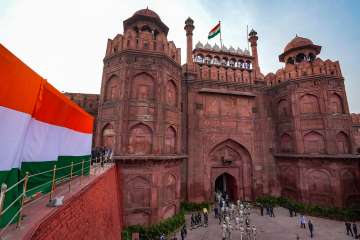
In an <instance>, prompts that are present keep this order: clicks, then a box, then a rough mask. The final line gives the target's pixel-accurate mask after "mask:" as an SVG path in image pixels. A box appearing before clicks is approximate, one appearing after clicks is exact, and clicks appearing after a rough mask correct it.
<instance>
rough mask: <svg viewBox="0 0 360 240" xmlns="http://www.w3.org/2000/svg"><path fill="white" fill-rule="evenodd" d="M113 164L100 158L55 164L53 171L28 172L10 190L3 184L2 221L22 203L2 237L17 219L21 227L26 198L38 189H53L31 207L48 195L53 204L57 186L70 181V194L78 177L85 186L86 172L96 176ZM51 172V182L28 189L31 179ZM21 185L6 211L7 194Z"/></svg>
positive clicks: (4, 228) (1, 197)
mask: <svg viewBox="0 0 360 240" xmlns="http://www.w3.org/2000/svg"><path fill="white" fill-rule="evenodd" d="M112 162H113V160H112V157H106V156H100V157H96V158H92V159H89V160H82V161H81V162H78V163H76V164H74V163H73V162H71V164H69V165H66V166H63V167H60V168H57V167H56V164H55V165H54V167H53V168H52V169H50V170H47V171H43V172H39V173H34V174H30V173H29V172H26V174H25V176H24V177H23V178H22V179H20V180H19V181H18V182H17V183H15V184H13V185H12V186H11V187H9V188H8V187H7V185H6V184H5V183H3V184H2V185H1V190H0V220H1V219H2V217H3V215H4V214H5V213H6V212H8V211H9V210H10V209H11V208H12V207H13V206H14V205H15V204H16V203H17V202H19V201H20V207H19V209H18V210H17V211H16V213H15V214H14V215H13V216H12V218H11V219H10V221H9V222H8V223H7V224H6V225H5V226H4V227H3V228H2V229H1V230H0V237H1V236H2V235H3V234H4V233H5V231H6V229H7V228H8V227H9V226H10V225H11V224H12V223H13V222H14V220H15V219H16V217H18V219H17V222H16V228H19V227H20V224H21V220H22V215H21V213H22V211H23V209H24V207H26V206H28V205H27V204H25V202H26V198H27V197H28V195H29V193H31V192H33V191H34V190H36V189H41V187H45V186H47V185H48V184H51V188H50V191H49V192H46V193H44V195H43V196H42V197H39V198H37V199H35V200H32V201H30V202H29V205H30V203H34V202H36V201H37V200H39V199H43V197H44V196H46V195H49V202H51V201H52V200H53V195H54V193H55V190H56V186H58V185H60V184H62V183H64V182H66V181H68V188H69V192H70V191H71V185H72V182H73V180H74V179H75V177H76V176H78V177H80V179H79V182H80V185H82V184H83V176H84V173H85V171H87V170H88V169H89V170H88V174H89V175H90V174H91V169H93V173H94V175H96V172H97V169H98V168H99V167H101V168H103V167H104V166H105V164H109V163H112ZM86 163H89V164H88V165H87V166H85V164H86ZM77 165H81V168H80V169H78V170H76V171H74V167H75V166H77ZM67 168H69V169H70V172H69V173H68V174H65V175H64V176H61V177H58V178H57V177H56V176H57V175H56V174H57V173H59V171H60V170H64V169H67ZM50 172H52V177H51V180H50V181H47V182H45V183H42V184H39V185H37V186H34V187H32V188H31V189H28V183H29V180H30V179H31V178H33V177H38V176H40V175H44V174H47V173H50ZM20 184H22V191H21V193H20V194H19V195H18V196H17V197H16V199H14V200H13V201H12V202H11V203H10V204H9V205H8V206H6V208H5V209H4V202H5V198H6V194H7V193H9V192H10V191H11V190H13V189H15V188H16V187H18V188H20V186H19V185H20ZM39 192H41V191H39ZM32 196H33V195H32ZM32 196H30V197H32Z"/></svg>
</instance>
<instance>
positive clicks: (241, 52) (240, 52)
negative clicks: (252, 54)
mask: <svg viewBox="0 0 360 240" xmlns="http://www.w3.org/2000/svg"><path fill="white" fill-rule="evenodd" d="M236 53H238V54H244V52H243V50H241V48H239V47H238V48H237V49H236Z"/></svg>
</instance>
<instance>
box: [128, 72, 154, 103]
mask: <svg viewBox="0 0 360 240" xmlns="http://www.w3.org/2000/svg"><path fill="white" fill-rule="evenodd" d="M154 90H155V89H154V81H153V78H152V77H151V76H150V75H148V74H146V73H141V74H139V75H137V76H136V77H135V78H134V79H133V80H132V91H131V97H132V98H134V99H137V100H140V101H146V100H154Z"/></svg>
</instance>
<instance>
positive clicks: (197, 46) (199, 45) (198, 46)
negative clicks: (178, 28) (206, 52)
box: [195, 41, 204, 48]
mask: <svg viewBox="0 0 360 240" xmlns="http://www.w3.org/2000/svg"><path fill="white" fill-rule="evenodd" d="M203 47H204V46H203V44H202V43H201V42H200V41H199V42H198V43H197V44H196V45H195V48H203Z"/></svg>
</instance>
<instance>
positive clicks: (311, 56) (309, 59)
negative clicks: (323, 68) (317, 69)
mask: <svg viewBox="0 0 360 240" xmlns="http://www.w3.org/2000/svg"><path fill="white" fill-rule="evenodd" d="M315 58H316V56H315V55H314V54H313V53H309V55H308V61H309V62H313V61H314V60H315Z"/></svg>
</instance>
